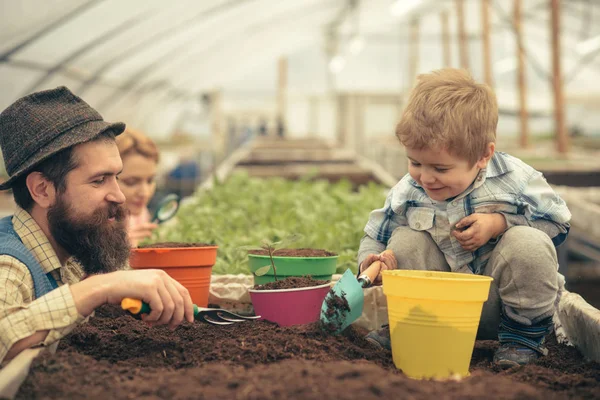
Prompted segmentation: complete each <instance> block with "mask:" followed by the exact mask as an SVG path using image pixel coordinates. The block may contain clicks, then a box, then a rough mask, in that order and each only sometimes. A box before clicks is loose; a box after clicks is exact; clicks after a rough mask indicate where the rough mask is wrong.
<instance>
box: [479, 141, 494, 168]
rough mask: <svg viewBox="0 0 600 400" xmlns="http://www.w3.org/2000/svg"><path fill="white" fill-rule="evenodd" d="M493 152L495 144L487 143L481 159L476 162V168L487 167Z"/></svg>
mask: <svg viewBox="0 0 600 400" xmlns="http://www.w3.org/2000/svg"><path fill="white" fill-rule="evenodd" d="M495 151H496V143H494V142H490V143H488V145H487V148H486V151H485V154H484V155H483V157H481V158H480V159H479V161H477V168H479V169H483V168H485V167H487V164H488V162H489V161H490V159H491V158H492V156H493V155H494V152H495Z"/></svg>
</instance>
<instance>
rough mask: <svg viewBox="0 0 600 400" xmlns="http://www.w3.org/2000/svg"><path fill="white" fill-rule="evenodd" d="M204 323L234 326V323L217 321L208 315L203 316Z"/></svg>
mask: <svg viewBox="0 0 600 400" xmlns="http://www.w3.org/2000/svg"><path fill="white" fill-rule="evenodd" d="M202 321H203V322H206V323H208V324H211V325H232V324H233V322H227V321H217V320H216V319H212V318H210V317H209V316H208V315H202Z"/></svg>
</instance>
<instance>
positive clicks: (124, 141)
mask: <svg viewBox="0 0 600 400" xmlns="http://www.w3.org/2000/svg"><path fill="white" fill-rule="evenodd" d="M116 142H117V147H118V149H119V153H120V155H121V160H122V161H123V171H122V172H121V175H120V176H119V187H120V188H121V191H122V192H123V194H124V195H125V208H126V209H127V210H128V211H129V218H128V224H127V232H128V236H129V242H130V243H131V246H133V247H137V245H138V244H139V242H140V241H142V240H144V239H147V238H149V237H151V236H152V231H154V229H156V228H157V227H158V225H157V224H155V223H153V222H152V221H151V216H150V212H149V211H148V203H149V202H150V200H151V199H152V196H154V193H155V192H156V169H157V166H158V160H159V154H158V149H157V147H156V144H155V143H154V142H153V141H152V140H151V139H150V138H148V137H147V136H145V135H144V134H142V133H141V132H139V131H136V130H133V129H129V128H128V129H126V130H125V132H123V133H122V134H121V135H119V136H117V138H116Z"/></svg>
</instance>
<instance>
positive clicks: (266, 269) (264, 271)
mask: <svg viewBox="0 0 600 400" xmlns="http://www.w3.org/2000/svg"><path fill="white" fill-rule="evenodd" d="M270 269H271V266H270V265H265V266H264V267H260V268H259V269H257V270H256V271H254V275H256V276H263V275H266V274H267V273H268V272H269V270H270Z"/></svg>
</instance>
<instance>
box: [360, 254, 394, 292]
mask: <svg viewBox="0 0 600 400" xmlns="http://www.w3.org/2000/svg"><path fill="white" fill-rule="evenodd" d="M375 261H381V270H380V271H379V275H377V278H376V279H375V280H374V281H373V285H381V283H382V280H381V271H386V270H393V269H398V261H396V257H395V256H394V252H393V251H392V250H384V251H383V252H381V253H379V254H369V255H368V256H367V257H366V258H365V259H364V260H363V262H362V263H361V264H360V272H363V271H364V270H366V269H367V268H369V266H370V265H371V264H373V263H374V262H375Z"/></svg>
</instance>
